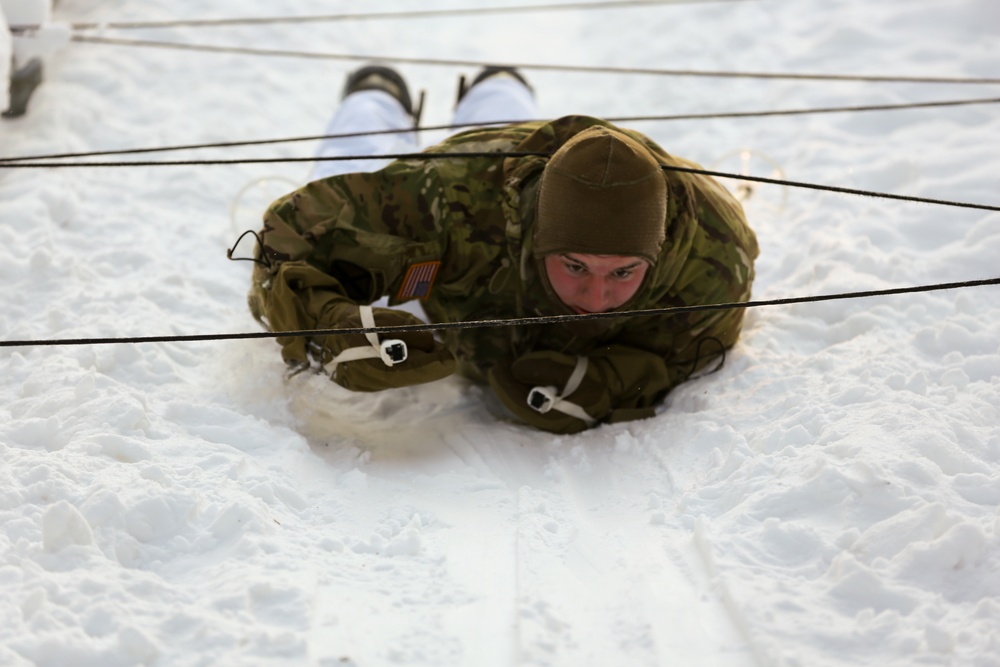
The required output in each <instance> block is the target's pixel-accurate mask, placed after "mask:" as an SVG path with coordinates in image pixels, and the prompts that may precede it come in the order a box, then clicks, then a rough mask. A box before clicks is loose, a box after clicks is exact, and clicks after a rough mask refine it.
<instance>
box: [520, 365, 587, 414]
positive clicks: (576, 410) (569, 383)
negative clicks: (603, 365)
mask: <svg viewBox="0 0 1000 667" xmlns="http://www.w3.org/2000/svg"><path fill="white" fill-rule="evenodd" d="M589 363H590V362H589V360H588V359H587V357H582V356H580V357H577V358H576V366H575V367H574V368H573V372H572V373H570V376H569V379H568V380H566V386H565V387H563V390H562V393H560V394H556V395H552V393H553V390H554V389H555V388H554V387H535V388H534V389H533V390H532V392H534V391H542V393H544V394H545V395H547V396H551V398H552V403H551V404H550V405H549V406H548V407H547V408H545V409H544V410H541V409H539V408H535V409H536V410H538V411H539V412H543V413H544V412H548V411H549V410H556V411H558V412H561V413H563V414H564V415H569V416H570V417H576V418H577V419H580V420H582V421H583V422H585V423H586V424H587V426H592V425H593V424H594V423H596V422H597V420H596V419H594V418H593V417H591V416H590V415H589V414H587V411H586V410H584V409H583V408H582V407H580V406H579V405H577V404H576V403H573V402H572V401H567V400H566V397H567V396H572V395H573V392H575V391H576V390H577V389H579V387H580V383H581V382H583V378H584V376H585V375H586V374H587V366H588V365H589ZM530 396H531V394H529V403H528V404H529V405H531V403H530ZM532 407H534V406H532Z"/></svg>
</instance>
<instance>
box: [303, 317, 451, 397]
mask: <svg viewBox="0 0 1000 667" xmlns="http://www.w3.org/2000/svg"><path fill="white" fill-rule="evenodd" d="M372 312H373V315H374V321H375V326H379V327H383V326H386V327H388V326H401V325H406V324H421V321H420V320H419V319H418V318H417V317H416V316H414V315H412V314H410V313H408V312H406V311H402V310H393V309H391V308H374V309H372ZM324 320H325V321H326V322H327V324H324V325H323V326H322V328H331V329H355V328H362V327H364V326H365V325H364V324H363V323H362V321H361V315H360V311H359V310H358V307H357V306H355V305H354V304H338V305H337V307H336V308H334V309H331V311H330V312H329V313H328V314H327V316H326V317H324ZM379 338H380V339H382V340H385V339H390V338H391V339H395V340H400V341H402V342H403V343H405V346H406V359H405V360H404V361H401V362H398V363H393V364H392V365H391V366H390V365H387V363H386V362H385V361H383V359H382V358H368V359H356V360H353V361H343V362H341V363H338V364H337V365H336V368H335V369H334V370H333V374H332V376H331V379H332V380H333V381H334V382H336V383H337V384H339V385H340V386H342V387H345V388H347V389H351V390H352V391H381V390H383V389H391V388H394V387H407V386H410V385H415V384H423V383H425V382H433V381H435V380H440V379H441V378H444V377H447V376H449V375H451V374H452V373H453V372H454V371H455V358H454V356H452V354H451V352H450V351H449V350H448V349H447V348H446V347H444V346H443V345H442V344H441V343H440V342H438V341H437V340H435V339H434V335H433V334H432V333H431V332H430V331H407V332H400V333H398V334H395V333H394V334H391V335H387V334H380V335H379ZM315 342H316V343H318V344H319V345H320V346H321V347H322V349H323V361H324V362H325V363H329V362H331V361H332V360H333V359H335V358H336V357H337V355H339V354H340V353H341V352H343V351H344V350H348V349H350V348H365V347H368V348H371V343H370V342H369V340H368V339H367V338H366V337H365V335H364V334H351V335H347V336H337V335H331V336H322V337H318V338H316V339H315Z"/></svg>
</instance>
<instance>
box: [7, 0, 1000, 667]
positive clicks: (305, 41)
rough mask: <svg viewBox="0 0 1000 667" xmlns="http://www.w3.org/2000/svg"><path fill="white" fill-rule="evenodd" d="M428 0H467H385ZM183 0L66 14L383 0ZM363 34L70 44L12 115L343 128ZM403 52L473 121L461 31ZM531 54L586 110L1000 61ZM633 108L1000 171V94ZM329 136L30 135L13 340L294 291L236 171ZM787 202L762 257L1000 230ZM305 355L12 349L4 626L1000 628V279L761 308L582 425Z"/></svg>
mask: <svg viewBox="0 0 1000 667" xmlns="http://www.w3.org/2000/svg"><path fill="white" fill-rule="evenodd" d="M195 4H196V5H197V8H195V6H194V5H195ZM417 4H419V6H420V7H421V8H443V7H454V6H457V4H449V3H445V2H443V1H435V2H430V3H428V2H423V3H407V2H402V1H396V2H380V3H378V9H379V10H390V9H406V8H412V7H415V6H416V5H417ZM506 4H508V5H511V4H518V3H515V2H513V0H509V1H508V2H507V3H506ZM181 5H183V8H182V9H179V7H181ZM181 5H179V4H178V3H176V2H170V1H168V0H144V1H143V2H139V1H137V0H62V2H60V3H59V4H57V5H56V11H55V15H54V17H53V18H54V19H55V20H57V21H77V20H86V21H98V22H108V21H113V20H125V19H141V20H159V19H170V18H176V17H177V13H178V12H179V11H184V12H185V16H191V15H192V14H193V13H194V12H195V11H197V14H196V16H197V17H220V16H269V15H274V14H283V13H287V14H291V13H294V14H318V13H334V12H339V11H351V10H352V9H353V10H354V11H359V9H358V5H357V3H348V2H347V1H346V0H343V1H340V2H333V1H330V0H296V2H294V3H293V2H274V0H241V1H240V2H235V1H231V0H230V1H227V0H203V1H202V2H199V3H194V4H192V3H181ZM365 9H368V7H367V5H366V7H365ZM189 12H190V13H189ZM997 26H1000V5H998V3H997V2H996V0H948V1H947V2H946V1H945V0H881V1H880V2H878V3H872V2H869V1H868V0H833V1H830V2H807V1H802V2H790V1H780V0H759V1H749V2H738V3H737V2H718V3H700V4H679V5H676V6H662V7H647V8H643V9H637V8H633V9H621V10H619V11H616V12H612V11H577V12H561V13H552V14H530V15H526V16H523V17H516V16H491V17H480V18H473V17H466V18H453V19H411V20H381V21H348V22H340V23H329V24H299V25H274V26H256V27H244V28H212V29H208V28H174V29H169V30H159V31H154V30H149V31H132V32H128V33H112V31H110V30H109V31H108V32H107V34H108V35H109V36H110V35H112V34H114V35H116V36H117V35H120V36H123V37H130V38H135V37H145V38H150V39H171V40H177V41H189V42H200V43H211V44H238V45H250V46H255V47H258V48H274V49H299V50H303V49H311V50H315V51H322V52H334V53H337V52H339V53H360V54H370V55H379V54H387V55H396V56H410V57H437V58H453V59H456V58H464V59H470V60H476V61H497V62H504V61H507V62H511V61H512V62H526V63H530V62H539V63H572V64H592V65H614V66H618V67H658V68H690V69H726V70H733V69H736V70H746V71H774V72H783V71H795V72H830V73H857V74H910V75H935V76H945V77H949V76H966V77H968V76H993V77H996V76H998V75H1000V62H998V56H1000V52H998V50H997V37H998V34H997ZM353 66H355V64H353V63H349V62H343V61H324V60H306V59H293V58H265V57H254V56H247V55H226V54H209V53H197V52H180V51H166V50H154V49H139V48H125V47H111V46H97V45H83V44H77V45H70V46H68V47H67V48H65V49H64V50H63V51H61V52H60V53H59V54H58V55H57V56H56V57H55V58H53V59H52V60H51V61H50V63H48V69H47V79H46V82H45V84H44V85H43V87H41V88H40V89H39V90H38V91H37V93H36V95H35V97H34V99H33V100H32V104H31V108H30V110H29V113H28V115H27V116H25V117H24V118H22V119H19V120H16V121H6V122H4V123H3V124H0V133H2V147H0V155H5V156H10V155H27V154H42V153H53V152H67V151H89V150H104V149H120V148H132V147H145V146H158V145H171V144H184V143H196V142H208V141H234V140H241V139H260V138H272V137H283V136H296V135H311V134H318V133H320V132H321V131H322V128H323V127H324V124H325V122H326V120H327V118H328V116H329V114H330V113H331V111H332V109H333V108H334V106H335V105H336V103H337V100H338V96H339V92H340V88H341V85H342V81H343V78H344V75H345V73H346V72H347V71H348V70H349V69H350V68H351V67H353ZM401 70H402V71H403V72H404V74H405V75H406V76H407V77H408V78H409V80H410V81H411V83H412V85H413V88H414V89H421V88H423V89H426V90H427V93H428V104H427V109H426V112H425V116H424V121H425V122H426V123H432V124H433V123H438V124H439V123H446V122H447V121H448V119H449V112H450V111H451V106H452V104H453V100H454V94H455V85H456V79H457V76H458V74H459V71H460V68H457V67H445V66H416V65H404V66H401ZM462 71H464V72H465V73H466V74H474V73H475V68H473V67H469V68H465V69H464V70H462ZM526 74H527V75H528V76H529V77H530V79H531V81H532V82H533V83H534V84H535V86H536V88H537V90H538V95H539V100H540V103H541V106H542V108H543V110H544V111H545V114H546V115H548V116H556V115H561V114H564V113H571V112H582V113H589V114H593V115H599V116H608V117H613V116H630V115H649V114H653V115H655V114H673V113H685V112H691V113H696V112H708V111H731V110H737V111H742V110H757V109H774V108H801V107H815V106H830V105H852V104H871V103H902V102H908V101H918V100H936V99H956V98H971V97H987V96H996V95H997V94H998V91H1000V87H997V86H981V85H980V86H972V85H943V84H936V85H929V84H898V83H895V84H892V83H858V82H826V83H824V82H811V81H767V80H739V79H733V80H730V79H702V78H671V77H657V76H638V75H634V76H618V77H616V76H610V75H604V74H583V73H557V72H545V71H527V72H526ZM632 126H633V127H635V128H636V129H640V130H642V131H645V132H647V133H648V134H650V135H651V136H653V137H654V138H656V139H657V140H658V141H659V142H660V143H661V144H662V145H663V146H664V147H665V148H666V149H667V150H669V151H672V152H674V153H677V154H679V155H682V156H685V157H688V158H691V159H694V160H696V161H698V162H700V163H702V164H704V165H706V166H719V167H720V168H732V167H733V166H734V165H735V166H736V168H738V167H739V160H738V158H736V157H734V152H738V151H740V150H741V149H747V150H750V151H752V152H751V165H752V166H753V167H754V168H755V169H756V170H757V172H756V173H759V174H760V175H764V176H767V175H771V172H772V166H771V164H770V162H769V161H768V159H767V158H769V159H770V160H771V161H773V162H774V163H776V164H777V165H778V166H779V167H780V169H781V170H782V172H783V173H784V175H785V176H786V177H788V178H790V179H793V180H798V181H810V182H818V183H827V184H832V185H839V186H846V187H853V188H860V189H868V190H880V191H890V192H894V193H900V194H908V195H916V196H923V197H932V198H941V199H955V200H962V201H971V202H979V203H985V204H992V205H996V204H998V203H1000V198H998V192H1000V188H998V186H1000V177H998V174H1000V117H998V114H997V107H996V106H986V105H984V106H968V107H958V108H951V109H937V110H909V111H897V112H877V113H876V112H873V113H855V114H835V115H811V116H798V117H790V118H763V119H743V120H712V121H685V122H669V123H668V122H643V123H634V124H633V125H632ZM314 148H315V146H314V145H312V144H309V143H305V144H284V145H277V146H272V147H257V148H243V149H233V150H227V151H222V150H217V151H201V152H194V151H190V152H182V153H179V154H173V153H171V154H165V155H164V156H163V157H164V158H167V157H169V158H209V157H260V156H305V155H310V154H311V153H312V151H313V150H314ZM765 156H766V157H765ZM153 157H156V156H153ZM307 172H308V165H307V164H303V163H299V164H283V165H266V166H261V165H239V166H202V167H166V168H153V167H151V168H127V169H126V168H86V169H44V170H33V169H7V170H0V220H2V222H0V284H2V296H0V305H2V307H0V340H16V339H46V338H76V337H91V336H93V337H97V336H102V337H111V336H136V335H159V334H193V333H222V332H236V331H253V330H255V325H254V323H253V322H252V320H251V318H250V316H249V314H248V312H247V311H246V309H245V306H244V294H245V291H246V288H247V285H248V273H249V264H247V263H232V262H229V261H227V260H226V256H225V251H226V248H227V247H228V246H229V245H231V244H232V243H233V241H234V240H235V238H236V235H237V234H236V226H234V224H233V223H232V222H231V219H230V218H231V211H230V209H231V206H232V202H233V199H234V197H235V196H236V194H237V192H239V191H240V189H241V188H242V187H243V186H244V185H245V184H247V183H248V182H251V181H253V180H254V179H256V178H259V177H262V176H276V177H277V176H280V177H282V178H285V179H291V180H292V181H302V180H303V179H304V178H305V175H306V174H307ZM785 198H787V201H784V204H783V205H782V201H783V199H785ZM747 208H748V212H749V214H750V217H751V221H752V224H753V225H754V227H755V228H756V230H757V232H758V234H759V238H760V241H761V247H762V254H761V257H760V260H759V265H758V266H759V278H758V282H757V285H756V289H755V297H756V298H762V299H769V298H778V297H785V296H793V295H803V294H818V293H833V292H841V291H852V290H864V289H880V288H887V287H896V286H906V285H916V284H926V283H936V282H945V281H959V280H970V279H979V278H990V277H995V276H997V275H998V271H1000V268H998V267H1000V261H998V258H1000V214H997V213H988V212H983V211H971V210H961V209H955V208H943V207H938V206H929V205H920V204H904V203H899V202H893V201H886V200H879V199H871V198H859V197H849V196H843V195H835V194H824V193H819V192H813V191H807V190H788V189H786V190H781V189H775V188H773V187H763V186H762V187H760V188H758V189H757V190H756V191H755V193H754V195H753V196H752V197H751V198H750V200H749V201H748V204H747ZM244 213H245V211H243V212H240V215H243V214H244ZM251 218H252V216H251ZM241 223H242V221H241ZM255 225H256V221H255V220H252V219H251V220H250V221H249V222H246V223H245V224H240V225H238V226H239V227H240V228H243V227H247V226H250V227H253V226H255ZM282 371H283V367H282V364H281V361H280V358H279V355H278V351H277V346H276V345H275V344H274V343H273V342H272V341H270V340H263V339H262V340H245V341H222V342H197V343H186V344H142V345H108V346H79V347H29V348H17V349H12V348H0V462H2V463H0V525H2V533H0V664H2V665H14V666H23V665H40V666H46V667H61V666H64V665H80V666H86V667H109V666H110V667H114V666H125V665H156V666H174V665H278V664H282V665H284V664H288V665H316V666H320V665H327V666H329V665H359V666H368V665H476V666H479V665H482V666H490V665H512V664H514V665H558V666H574V667H575V666H577V665H601V666H604V665H630V666H633V665H675V664H677V665H699V666H701V665H712V666H714V665H719V666H730V665H732V666H749V665H757V666H761V667H763V666H777V665H789V666H791V665H801V666H803V667H817V666H834V665H838V666H839V665H844V666H847V665H851V666H853V665H860V664H869V665H907V666H908V665H917V664H919V665H956V666H957V665H962V666H968V665H971V666H976V667H990V666H997V665H1000V514H998V507H1000V408H998V405H1000V288H997V287H984V288H978V289H966V290H959V291H951V292H936V293H931V294H923V295H913V296H898V297H891V298H888V297H887V298H878V299H869V300H852V301H837V302H830V303H823V304H812V305H796V306H787V307H771V308H761V309H757V310H754V311H752V312H751V313H750V314H749V316H748V320H747V327H746V329H745V334H744V337H743V339H742V341H741V343H740V344H739V345H738V346H737V348H736V349H735V350H734V351H733V352H732V353H731V354H730V355H729V359H728V361H727V363H726V366H725V368H724V369H723V370H721V371H720V372H718V373H716V374H714V375H711V376H708V377H705V378H703V379H700V380H697V381H694V382H691V383H690V384H688V385H686V386H683V387H682V388H680V389H678V390H676V391H675V392H674V393H673V394H672V395H671V396H670V397H669V399H668V400H667V402H666V404H665V405H664V406H663V408H662V410H660V412H659V414H658V416H657V417H655V418H653V419H650V420H646V421H640V422H632V423H627V424H618V425H613V426H602V427H600V428H598V429H595V430H593V431H590V432H587V433H584V434H581V435H578V436H573V437H553V436H551V435H547V434H544V433H540V432H536V431H533V430H530V429H528V428H526V427H523V426H521V425H518V424H517V423H514V422H513V421H511V420H510V419H508V418H507V417H506V416H505V415H504V414H503V411H502V410H501V408H500V406H499V404H498V403H497V402H496V401H494V400H493V399H492V398H490V397H489V396H488V395H487V393H485V392H484V391H483V390H482V389H480V388H477V387H473V386H469V385H467V384H465V383H463V382H462V381H460V380H458V379H450V380H448V381H445V382H441V383H438V384H436V385H432V386H427V387H422V388H414V389H407V390H399V391H392V392H386V393H383V394H381V395H376V396H371V395H352V394H350V393H348V392H346V391H344V390H341V389H340V388H339V387H337V386H335V385H334V384H332V383H330V382H328V381H326V380H324V379H322V378H320V377H315V376H313V377H298V378H296V379H294V380H292V381H289V382H285V381H283V380H282Z"/></svg>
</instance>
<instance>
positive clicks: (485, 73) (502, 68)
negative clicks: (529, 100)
mask: <svg viewBox="0 0 1000 667" xmlns="http://www.w3.org/2000/svg"><path fill="white" fill-rule="evenodd" d="M495 76H506V77H509V78H511V79H517V80H518V81H520V82H521V83H523V84H524V86H525V87H526V88H527V89H528V90H530V91H531V92H532V94H534V92H535V89H534V88H532V87H531V84H529V83H528V81H527V80H526V79H525V78H524V75H522V74H521V73H520V72H519V71H518V70H517V68H516V67H509V66H507V65H487V66H486V67H484V68H483V69H482V70H481V71H480V72H479V74H477V75H476V78H474V79H473V80H472V83H466V81H465V75H464V74H460V75H459V77H458V96H457V99H456V100H455V104H456V105H458V103H459V102H461V101H462V98H463V97H465V96H466V94H467V93H468V92H469V91H470V90H472V89H473V88H474V87H475V86H476V84H480V83H482V82H483V81H486V79H492V78H493V77H495Z"/></svg>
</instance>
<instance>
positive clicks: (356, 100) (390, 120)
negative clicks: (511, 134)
mask: <svg viewBox="0 0 1000 667" xmlns="http://www.w3.org/2000/svg"><path fill="white" fill-rule="evenodd" d="M538 119H539V112H538V105H537V104H536V102H535V98H534V96H533V95H532V94H531V91H530V90H529V89H528V88H527V86H525V85H524V84H522V83H521V82H520V81H517V80H516V79H513V78H511V77H507V76H498V77H491V78H489V79H486V80H485V81H483V82H481V83H479V84H477V85H475V86H473V87H472V88H471V89H469V91H468V92H467V93H466V94H465V97H463V98H462V101H461V102H459V104H458V106H457V107H456V109H455V116H454V118H453V120H452V124H453V125H462V126H464V127H460V128H456V130H455V131H456V132H461V131H462V130H465V129H468V128H469V127H475V126H477V125H481V124H486V123H492V122H496V121H510V122H519V121H525V120H538ZM410 127H413V119H412V118H410V116H409V115H408V114H407V113H406V110H405V109H403V105H401V104H400V103H399V102H398V101H397V100H396V98H394V97H393V96H392V95H390V94H389V93H386V92H384V91H381V90H361V91H358V92H356V93H352V94H350V95H348V96H347V97H345V98H344V100H343V101H342V102H341V103H340V106H339V107H338V108H337V112H336V113H335V114H334V116H333V118H331V119H330V122H329V124H328V125H327V127H326V132H325V134H331V135H332V134H347V133H355V132H359V133H360V132H378V131H382V130H405V129H407V128H410ZM419 150H420V147H419V145H418V142H417V136H416V133H415V132H404V133H396V134H375V135H364V136H357V137H345V138H342V139H325V140H324V141H323V143H322V144H320V147H319V150H318V151H317V153H316V155H317V157H335V156H340V155H386V154H392V153H415V152H417V151H419ZM389 162H390V160H386V159H383V160H340V161H338V160H328V161H322V162H317V163H316V164H315V166H314V167H313V170H312V174H311V175H310V180H316V179H318V178H325V177H327V176H335V175H337V174H347V173H352V172H358V171H376V170H378V169H381V168H382V167H384V166H385V165H387V164H388V163H389Z"/></svg>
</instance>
